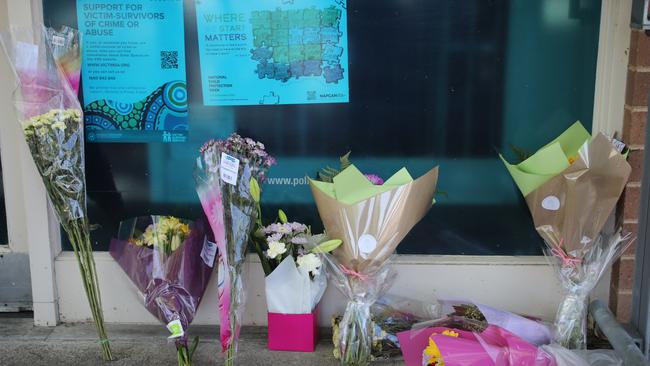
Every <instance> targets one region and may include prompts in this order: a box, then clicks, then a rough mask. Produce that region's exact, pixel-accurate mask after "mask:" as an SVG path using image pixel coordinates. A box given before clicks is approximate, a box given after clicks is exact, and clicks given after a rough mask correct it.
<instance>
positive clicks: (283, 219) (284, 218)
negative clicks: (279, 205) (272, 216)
mask: <svg viewBox="0 0 650 366" xmlns="http://www.w3.org/2000/svg"><path fill="white" fill-rule="evenodd" d="M278 218H279V219H280V222H281V223H283V224H286V223H287V222H289V219H287V214H286V213H284V211H282V210H281V209H280V210H278Z"/></svg>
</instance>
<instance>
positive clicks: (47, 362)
mask: <svg viewBox="0 0 650 366" xmlns="http://www.w3.org/2000/svg"><path fill="white" fill-rule="evenodd" d="M107 331H108V335H109V337H110V338H111V347H112V349H113V353H114V355H115V356H116V358H117V361H115V362H111V363H105V362H102V361H101V357H100V353H99V347H98V345H97V337H96V334H95V331H94V328H93V326H92V325H91V324H85V323H84V324H62V325H59V326H56V327H34V326H33V324H32V320H31V319H30V318H5V317H0V365H2V366H5V365H7V366H14V365H17V366H20V365H28V366H41V365H44V366H54V365H67V366H77V365H110V366H126V365H156V366H166V365H170V366H175V365H177V361H176V349H175V347H174V345H173V343H170V344H168V343H167V341H166V337H167V335H168V333H167V331H166V329H165V328H164V327H163V326H162V325H160V326H153V325H125V324H107ZM218 332H219V330H218V327H216V326H214V327H209V326H192V327H191V328H190V335H191V337H194V336H196V335H198V336H199V337H200V339H201V342H200V344H199V348H198V350H197V353H196V354H195V356H194V365H197V366H202V365H221V364H223V359H222V358H221V354H220V352H219V350H220V345H219V341H218ZM239 349H240V352H239V362H238V365H245V366H257V365H259V366H266V365H283V366H289V365H304V366H312V365H313V366H320V365H338V364H339V363H338V362H337V360H335V359H334V357H333V356H332V342H331V339H330V337H329V336H328V335H324V338H323V339H322V340H321V342H320V344H319V345H318V347H317V349H316V352H314V353H293V352H274V351H269V350H267V349H266V329H265V328H262V327H251V328H244V329H243V330H242V337H241V341H240V346H239ZM379 364H380V365H382V366H384V365H386V366H388V365H401V364H402V362H401V361H394V362H381V363H379Z"/></svg>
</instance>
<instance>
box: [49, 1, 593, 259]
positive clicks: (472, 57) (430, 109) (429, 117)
mask: <svg viewBox="0 0 650 366" xmlns="http://www.w3.org/2000/svg"><path fill="white" fill-rule="evenodd" d="M74 3H75V2H74V0H46V1H44V5H45V14H46V18H47V19H48V20H49V22H50V23H51V24H54V25H58V24H72V25H76V17H75V13H74V11H71V9H73V8H74ZM347 4H348V5H347V9H348V49H349V58H350V64H349V66H348V67H349V75H350V80H349V82H350V83H349V84H350V102H349V103H347V104H320V105H284V106H247V107H206V106H203V104H202V95H201V85H200V82H201V79H200V75H199V71H198V70H199V69H200V68H199V58H198V50H197V36H196V19H195V18H194V17H195V16H194V14H195V12H194V8H193V6H194V5H193V2H191V1H186V2H185V6H186V9H185V34H186V40H185V41H186V54H187V80H188V89H189V93H190V95H189V97H190V111H189V115H190V135H189V141H188V142H187V143H180V144H157V143H154V144H96V143H95V144H93V143H89V144H87V145H86V148H87V153H86V160H87V161H86V166H87V179H88V188H89V210H90V218H91V221H92V222H93V223H98V224H100V228H99V229H98V230H96V231H94V232H93V236H94V238H95V240H96V242H97V244H98V245H99V247H103V248H104V249H105V248H106V247H107V246H108V242H109V238H110V237H111V236H112V235H113V234H115V233H116V232H117V226H118V224H119V221H120V220H122V219H125V218H128V217H132V216H136V215H143V214H150V213H161V212H163V213H169V214H175V215H180V216H184V217H188V218H192V217H196V216H197V215H199V214H200V213H201V208H200V205H199V202H198V199H197V197H196V193H195V191H194V181H193V177H192V162H193V161H194V158H195V157H196V155H197V153H198V148H199V146H200V145H201V144H202V143H203V142H204V141H205V140H207V139H209V138H210V137H213V136H214V135H218V136H220V137H224V136H227V135H228V134H229V133H231V132H233V131H239V132H240V133H241V134H242V135H247V136H251V137H253V138H255V139H258V140H260V141H263V142H264V143H265V144H266V145H267V148H268V150H269V152H271V153H272V154H274V155H276V157H277V158H278V162H279V164H278V165H277V166H275V167H274V168H272V170H271V174H270V178H283V179H284V178H287V180H276V181H275V182H274V183H275V184H267V185H266V187H265V193H264V196H263V200H264V204H265V215H266V216H267V217H275V210H277V209H278V208H283V209H284V210H285V211H286V212H287V214H288V215H289V216H290V218H292V219H295V220H301V221H304V222H306V223H310V224H314V226H315V227H316V228H318V226H319V225H318V224H317V223H318V222H319V219H318V214H317V212H316V208H315V205H314V204H313V201H312V197H311V193H310V191H309V188H308V186H307V185H306V182H305V180H304V179H300V178H302V177H304V176H305V175H310V176H314V175H315V173H316V171H317V170H318V169H319V168H321V167H323V166H325V165H336V164H337V159H338V156H340V155H342V154H344V153H345V152H347V151H348V150H351V151H352V159H353V161H354V162H355V163H356V164H357V165H358V166H360V167H361V168H362V169H363V170H365V171H367V172H373V173H376V174H379V175H382V176H384V177H387V176H388V175H389V174H390V173H391V172H393V171H396V170H397V169H399V168H400V167H401V166H407V167H408V168H409V169H410V170H411V171H413V172H415V173H416V174H418V175H419V174H422V173H424V172H425V171H426V170H427V169H428V168H430V167H432V166H433V165H435V164H439V165H440V169H441V170H440V182H439V187H438V188H439V190H441V191H443V192H444V194H441V195H440V196H439V197H438V204H436V205H435V206H434V207H433V208H432V209H431V212H430V213H429V214H428V215H427V216H426V217H425V218H424V219H423V220H422V222H421V223H420V224H419V225H417V226H416V227H415V228H414V229H413V231H412V232H411V233H410V234H409V236H408V237H407V238H406V239H405V241H404V243H403V244H402V245H401V246H400V247H399V250H400V252H401V253H420V254H467V255H540V254H541V249H540V248H541V247H542V246H541V242H540V239H539V237H538V235H537V233H536V232H535V230H534V228H533V225H532V221H531V220H530V218H529V212H528V210H527V208H526V207H525V203H524V201H523V199H522V198H521V197H520V194H519V193H518V191H517V190H516V187H515V185H514V184H513V183H512V181H511V178H510V176H509V175H508V173H507V172H506V170H505V168H504V167H503V166H502V164H501V163H500V161H499V160H498V159H497V152H505V153H506V155H510V156H512V154H511V152H510V145H511V144H516V145H517V146H518V147H521V148H524V149H528V150H532V151H534V150H535V149H537V148H538V147H540V146H541V145H542V144H543V143H544V142H546V141H548V140H549V139H551V138H552V137H554V136H555V135H557V134H558V133H560V132H561V131H562V130H564V128H566V127H567V126H569V125H570V124H571V123H573V122H574V121H576V120H581V121H583V123H584V124H585V125H586V126H587V128H589V127H590V126H591V118H592V109H593V95H594V83H595V73H596V53H597V49H598V30H599V23H600V1H599V0H583V1H569V2H567V1H564V0H546V1H541V0H539V1H530V0H510V1H508V0H491V1H486V0H468V1H452V0H435V1H434V0H415V1H408V2H404V1H393V0H382V1H372V2H368V1H362V0H348V1H347ZM152 36H159V35H152Z"/></svg>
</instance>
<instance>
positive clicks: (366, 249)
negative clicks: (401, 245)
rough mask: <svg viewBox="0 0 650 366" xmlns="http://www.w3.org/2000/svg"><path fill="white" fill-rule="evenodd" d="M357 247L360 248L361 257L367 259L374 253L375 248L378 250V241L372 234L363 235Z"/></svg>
mask: <svg viewBox="0 0 650 366" xmlns="http://www.w3.org/2000/svg"><path fill="white" fill-rule="evenodd" d="M357 245H358V246H359V252H360V254H361V257H362V258H363V259H367V258H368V254H370V253H372V252H373V251H374V250H375V248H377V239H375V237H374V236H372V235H370V234H363V235H361V236H360V237H359V241H358V243H357Z"/></svg>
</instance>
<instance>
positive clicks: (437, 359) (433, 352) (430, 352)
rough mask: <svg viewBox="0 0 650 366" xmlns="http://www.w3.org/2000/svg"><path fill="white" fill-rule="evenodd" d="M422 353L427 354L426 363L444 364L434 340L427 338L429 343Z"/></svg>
mask: <svg viewBox="0 0 650 366" xmlns="http://www.w3.org/2000/svg"><path fill="white" fill-rule="evenodd" d="M424 354H425V355H426V356H428V358H429V359H428V360H427V365H433V366H445V361H443V359H442V354H441V353H440V349H439V348H438V345H437V344H436V342H434V341H433V339H431V338H429V345H428V346H427V348H425V349H424Z"/></svg>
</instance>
